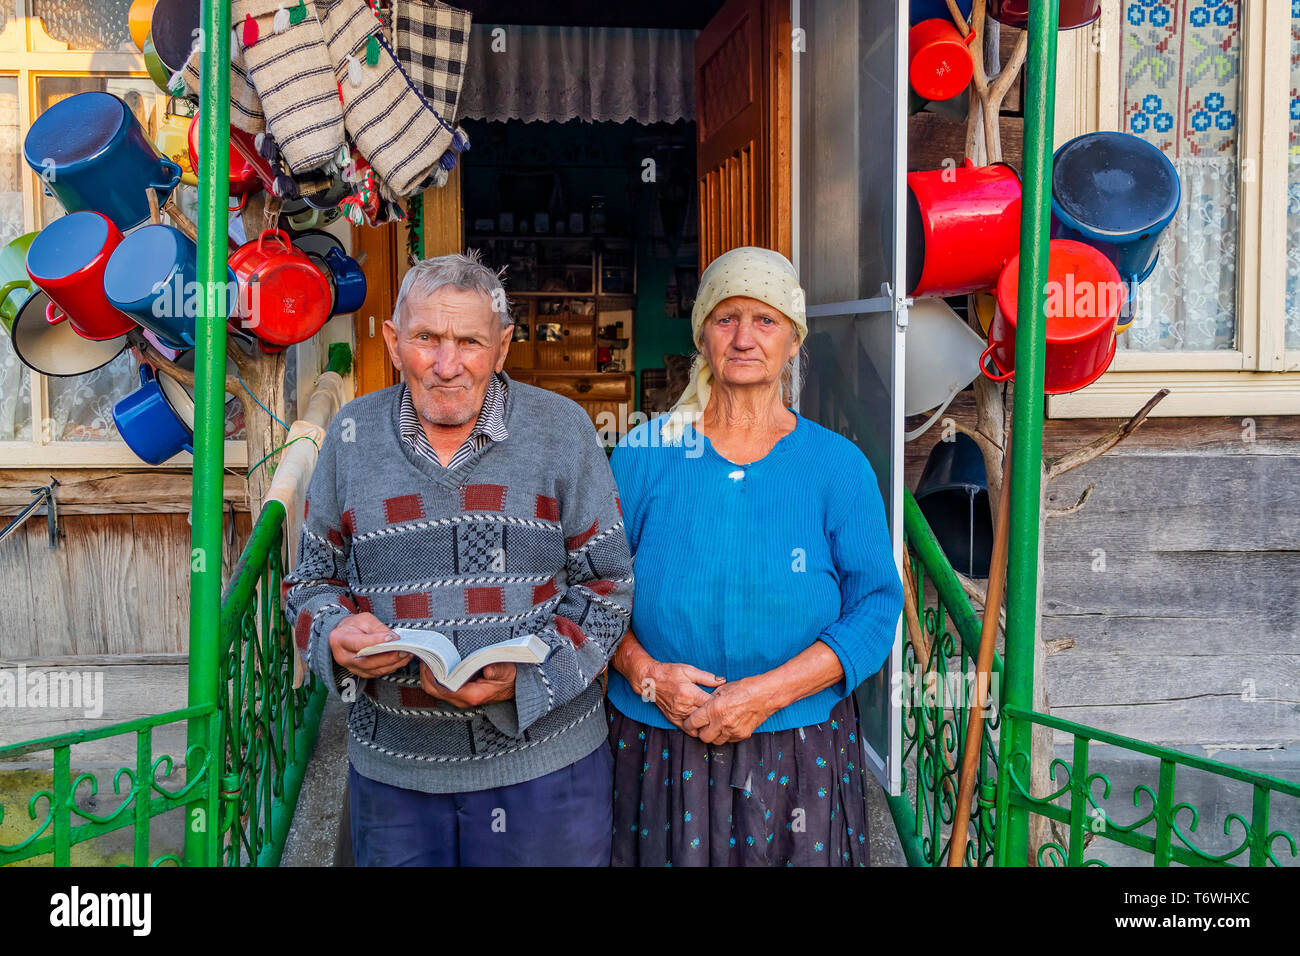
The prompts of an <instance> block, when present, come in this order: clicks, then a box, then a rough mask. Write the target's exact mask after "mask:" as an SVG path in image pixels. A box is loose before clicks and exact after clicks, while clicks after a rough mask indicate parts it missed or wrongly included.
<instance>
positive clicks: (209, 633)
mask: <svg viewBox="0 0 1300 956" xmlns="http://www.w3.org/2000/svg"><path fill="white" fill-rule="evenodd" d="M200 25H201V29H202V46H201V52H200V56H201V57H202V67H201V76H202V96H201V98H200V103H199V116H200V119H199V134H200V140H199V143H200V146H199V169H198V173H199V210H198V229H199V235H198V245H199V263H198V265H199V288H200V290H201V294H200V301H199V303H198V315H197V319H196V326H197V328H196V331H197V335H196V339H195V344H196V355H195V362H194V478H193V494H192V499H191V501H192V526H193V531H192V533H191V538H190V547H191V551H190V661H189V703H190V704H191V705H195V704H208V703H211V704H216V702H217V693H218V687H219V683H218V680H219V678H218V673H217V670H218V659H219V655H220V647H221V629H220V621H221V519H222V507H221V498H222V494H221V493H222V474H223V470H224V464H225V463H224V456H223V452H224V447H225V406H226V403H225V400H224V399H225V391H226V386H225V381H226V329H225V327H226V305H227V296H226V278H227V273H226V256H227V253H228V248H229V247H228V245H227V229H228V227H227V212H226V207H227V203H228V201H229V178H228V177H229V174H230V173H229V166H230V153H229V149H230V7H229V5H228V3H227V0H203V3H202V17H201V24H200ZM218 720H220V714H219V713H216V712H214V713H212V714H210V715H209V716H207V717H206V718H201V719H199V720H191V721H190V722H189V725H188V728H187V744H188V747H189V748H195V747H202V748H203V749H204V750H205V751H209V753H208V764H207V768H208V786H207V787H206V788H205V790H206V796H205V800H204V802H205V803H206V806H200V805H198V804H197V803H196V804H192V805H191V806H190V808H189V818H188V819H187V821H186V827H185V862H186V865H188V866H207V865H216V864H219V863H220V855H219V854H218V852H217V840H218V836H219V833H218V830H219V827H218V820H217V810H218V803H217V799H218V788H219V784H220V777H221V770H222V766H223V763H224V756H223V755H222V754H221V753H214V752H210V751H211V748H212V743H213V741H220V739H221V737H220V735H219V734H214V733H212V728H211V722H212V721H218ZM190 752H191V753H193V752H194V751H193V749H190ZM190 772H191V773H192V772H193V771H192V770H191V771H190Z"/></svg>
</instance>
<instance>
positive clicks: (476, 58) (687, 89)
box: [457, 23, 696, 123]
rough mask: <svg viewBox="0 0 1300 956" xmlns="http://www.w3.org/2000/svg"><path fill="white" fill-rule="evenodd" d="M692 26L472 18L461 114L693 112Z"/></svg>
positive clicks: (557, 116) (690, 115)
mask: <svg viewBox="0 0 1300 956" xmlns="http://www.w3.org/2000/svg"><path fill="white" fill-rule="evenodd" d="M695 37H696V31H694V30H650V29H630V28H614V27H544V26H498V25H496V24H490V23H475V24H474V26H473V28H472V29H471V31H470V47H469V62H468V64H467V65H466V69H465V82H464V86H463V88H462V91H461V96H460V105H459V107H458V109H457V116H460V117H463V116H468V117H472V118H474V119H484V120H494V121H503V120H511V119H517V120H523V121H524V122H532V121H534V120H540V121H542V122H553V123H563V122H566V121H568V120H573V119H580V120H585V121H587V122H603V121H612V122H615V123H622V122H625V121H627V120H636V121H637V122H638V123H672V122H676V121H677V120H681V119H688V120H689V119H694V118H695V69H694V62H695V61H694V55H695V54H694V50H695Z"/></svg>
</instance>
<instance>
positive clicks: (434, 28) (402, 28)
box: [393, 0, 472, 123]
mask: <svg viewBox="0 0 1300 956" xmlns="http://www.w3.org/2000/svg"><path fill="white" fill-rule="evenodd" d="M471 20H472V15H471V14H470V13H469V12H467V11H465V10H458V9H456V8H455V7H453V6H451V5H450V4H447V3H440V2H438V0H432V2H429V0H398V3H397V5H396V10H395V11H394V15H393V47H394V48H395V49H396V50H397V61H398V62H399V63H401V64H402V69H404V70H406V73H407V75H408V76H410V78H411V80H412V81H413V82H414V83H415V85H416V87H417V88H419V90H420V91H421V92H423V93H424V98H425V99H426V100H428V102H429V105H430V106H432V107H433V108H434V109H435V110H437V111H438V115H439V116H441V117H442V118H443V119H445V120H446V121H447V122H448V123H455V122H456V101H457V99H458V98H459V97H460V86H461V82H462V81H463V80H464V79H465V61H466V59H467V58H468V54H469V28H470V22H471Z"/></svg>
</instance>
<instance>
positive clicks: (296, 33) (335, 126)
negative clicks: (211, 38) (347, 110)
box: [230, 0, 344, 173]
mask: <svg viewBox="0 0 1300 956" xmlns="http://www.w3.org/2000/svg"><path fill="white" fill-rule="evenodd" d="M283 6H284V2H283V0H232V2H231V5H230V15H231V20H232V21H233V22H234V23H235V37H236V38H237V42H238V44H239V47H240V50H241V53H242V59H243V66H244V68H245V69H246V70H247V71H248V77H249V79H250V80H251V81H252V83H253V86H254V87H255V88H256V90H257V94H258V96H259V97H260V98H261V101H262V107H263V111H264V113H265V115H266V128H267V130H268V131H269V132H270V134H271V137H272V138H273V139H274V140H275V144H276V145H277V146H278V147H279V149H280V153H281V155H283V156H284V159H285V162H287V163H288V164H289V168H290V169H291V170H292V171H293V172H295V173H300V172H305V171H306V170H309V169H316V168H318V167H320V166H323V165H325V163H327V162H329V161H330V160H331V159H333V158H334V157H335V156H337V155H338V154H339V151H340V150H341V149H342V147H343V142H344V140H343V109H342V106H341V105H340V103H339V94H338V86H337V85H336V84H335V82H334V71H333V70H332V69H331V65H330V56H329V50H328V49H327V48H326V46H325V34H324V32H323V31H322V29H321V22H320V20H319V19H318V18H317V15H316V9H315V7H314V6H313V5H312V4H311V3H307V2H304V3H303V8H304V10H305V15H303V16H301V18H300V19H299V21H298V22H297V23H293V22H291V21H289V20H288V18H287V17H284V18H281V19H282V23H281V24H280V25H281V27H282V29H281V32H279V33H277V32H275V29H274V26H273V23H274V20H275V19H276V17H275V14H276V12H277V10H278V9H279V8H281V7H283ZM248 17H251V18H252V20H253V22H255V23H256V30H255V31H252V30H251V29H248V28H247V23H248V21H247V20H246V18H248ZM253 32H255V33H256V39H255V41H254V42H253V43H251V44H249V43H248V40H249V39H250V33H253ZM246 44H247V45H246Z"/></svg>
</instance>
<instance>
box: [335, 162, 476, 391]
mask: <svg viewBox="0 0 1300 956" xmlns="http://www.w3.org/2000/svg"><path fill="white" fill-rule="evenodd" d="M406 246H407V228H406V225H405V224H404V223H388V224H387V225H384V226H380V227H378V228H370V227H368V226H366V227H356V228H353V230H352V248H353V250H354V255H361V254H362V253H364V254H365V259H364V261H363V262H362V266H361V268H362V271H363V272H365V275H366V301H365V303H364V304H363V305H362V307H361V308H360V309H359V310H358V311H357V313H356V315H355V316H354V317H353V332H354V334H355V337H356V343H357V350H356V383H357V394H358V395H364V394H365V393H366V392H373V391H377V390H378V389H381V388H387V387H388V386H389V385H395V384H397V380H398V376H397V369H395V368H394V367H393V362H392V359H390V358H389V357H388V348H387V346H385V345H384V332H383V326H384V320H385V319H387V318H389V317H391V316H392V314H393V306H394V304H395V303H396V302H397V290H398V287H399V286H400V285H401V284H402V277H403V276H405V275H406V270H407V269H408V268H409V265H408V263H407V252H406ZM464 251H465V225H464V217H463V216H462V215H461V208H460V167H459V166H457V167H456V168H455V169H454V170H452V172H451V175H450V176H449V177H448V179H447V185H445V186H443V187H441V188H440V189H426V190H425V191H424V256H425V258H428V257H430V256H444V255H447V254H449V253H453V252H464Z"/></svg>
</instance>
